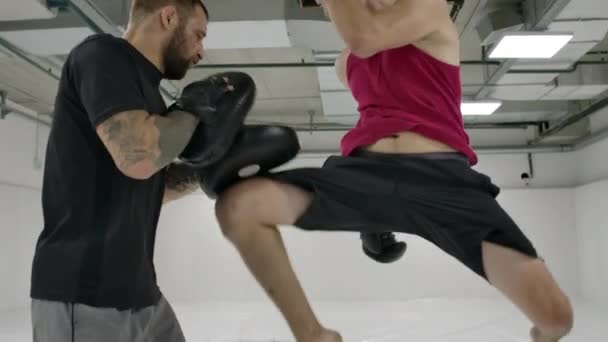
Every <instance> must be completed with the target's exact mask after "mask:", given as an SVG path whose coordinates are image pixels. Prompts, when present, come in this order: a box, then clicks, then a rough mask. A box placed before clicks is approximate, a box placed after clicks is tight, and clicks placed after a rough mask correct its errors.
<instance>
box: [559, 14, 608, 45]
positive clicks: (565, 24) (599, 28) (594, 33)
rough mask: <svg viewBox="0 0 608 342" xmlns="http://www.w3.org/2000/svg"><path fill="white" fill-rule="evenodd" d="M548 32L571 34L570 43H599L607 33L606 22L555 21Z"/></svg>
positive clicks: (607, 26)
mask: <svg viewBox="0 0 608 342" xmlns="http://www.w3.org/2000/svg"><path fill="white" fill-rule="evenodd" d="M549 30H550V31H559V32H572V33H573V34H574V37H573V38H572V40H571V41H570V43H576V42H589V41H601V40H603V39H604V37H606V33H608V21H607V20H585V21H557V22H553V23H551V24H550V25H549Z"/></svg>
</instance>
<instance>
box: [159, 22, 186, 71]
mask: <svg viewBox="0 0 608 342" xmlns="http://www.w3.org/2000/svg"><path fill="white" fill-rule="evenodd" d="M185 41H186V39H185V34H184V28H183V27H180V28H178V29H177V31H176V32H175V33H174V34H173V37H171V40H170V41H169V45H168V46H167V48H166V49H165V54H164V55H165V56H164V57H165V58H164V62H165V75H164V76H165V78H167V79H169V80H181V79H183V78H184V77H185V76H186V72H188V69H190V63H191V62H190V60H189V59H187V58H184V57H183V56H182V54H181V52H182V49H183V45H184V43H185Z"/></svg>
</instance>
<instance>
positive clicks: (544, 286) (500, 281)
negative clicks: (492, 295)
mask: <svg viewBox="0 0 608 342" xmlns="http://www.w3.org/2000/svg"><path fill="white" fill-rule="evenodd" d="M482 253H483V263H484V268H485V271H486V274H487V276H488V280H489V281H490V283H491V284H492V285H494V286H495V287H496V288H497V289H498V290H499V291H501V292H502V293H503V294H504V295H505V296H507V298H509V299H510V300H511V301H512V302H513V303H514V304H515V305H516V306H517V307H518V308H519V309H520V310H522V312H523V313H524V314H525V315H526V316H527V317H528V318H529V319H530V320H531V321H532V323H533V324H534V327H533V328H532V330H531V331H530V335H531V337H532V340H533V341H534V342H557V341H559V340H560V339H561V338H562V337H564V336H565V335H567V334H568V333H569V332H570V330H571V329H572V324H573V313H572V307H571V305H570V301H569V300H568V297H566V295H565V294H564V293H563V292H562V290H561V289H560V288H559V286H558V285H557V283H556V282H555V280H554V279H553V277H552V276H551V273H550V272H549V270H548V269H547V267H546V265H545V264H544V263H543V262H542V261H541V260H538V259H534V258H531V257H529V256H527V255H524V254H522V253H520V252H517V251H515V250H512V249H510V248H506V247H503V246H500V245H497V244H494V243H490V242H483V244H482Z"/></svg>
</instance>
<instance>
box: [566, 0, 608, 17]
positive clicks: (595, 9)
mask: <svg viewBox="0 0 608 342" xmlns="http://www.w3.org/2000/svg"><path fill="white" fill-rule="evenodd" d="M605 13H608V3H607V2H606V0H571V1H570V2H569V3H568V5H567V6H566V8H564V10H563V11H562V12H561V13H560V14H559V15H558V16H557V19H579V18H594V17H603V15H602V14H605Z"/></svg>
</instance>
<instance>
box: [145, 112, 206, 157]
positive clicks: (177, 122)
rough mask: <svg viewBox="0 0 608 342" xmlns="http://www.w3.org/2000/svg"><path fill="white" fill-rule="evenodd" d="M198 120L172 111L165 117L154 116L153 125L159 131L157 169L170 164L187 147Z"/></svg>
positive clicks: (188, 114)
mask: <svg viewBox="0 0 608 342" xmlns="http://www.w3.org/2000/svg"><path fill="white" fill-rule="evenodd" d="M198 121H199V120H198V118H197V117H195V116H194V115H192V114H190V113H186V112H182V111H174V112H171V113H169V114H168V115H167V116H166V117H162V116H155V117H154V125H155V126H156V128H157V129H158V131H159V135H158V147H157V148H158V154H157V156H158V157H157V158H156V160H155V165H156V167H157V168H159V169H160V168H163V167H165V166H167V165H168V164H169V163H171V162H172V161H173V160H174V159H175V158H176V157H177V156H178V155H179V154H180V153H181V152H182V151H183V150H184V148H185V147H186V146H187V145H188V142H189V141H190V138H191V137H192V134H193V133H194V130H195V128H196V125H197V124H198Z"/></svg>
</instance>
